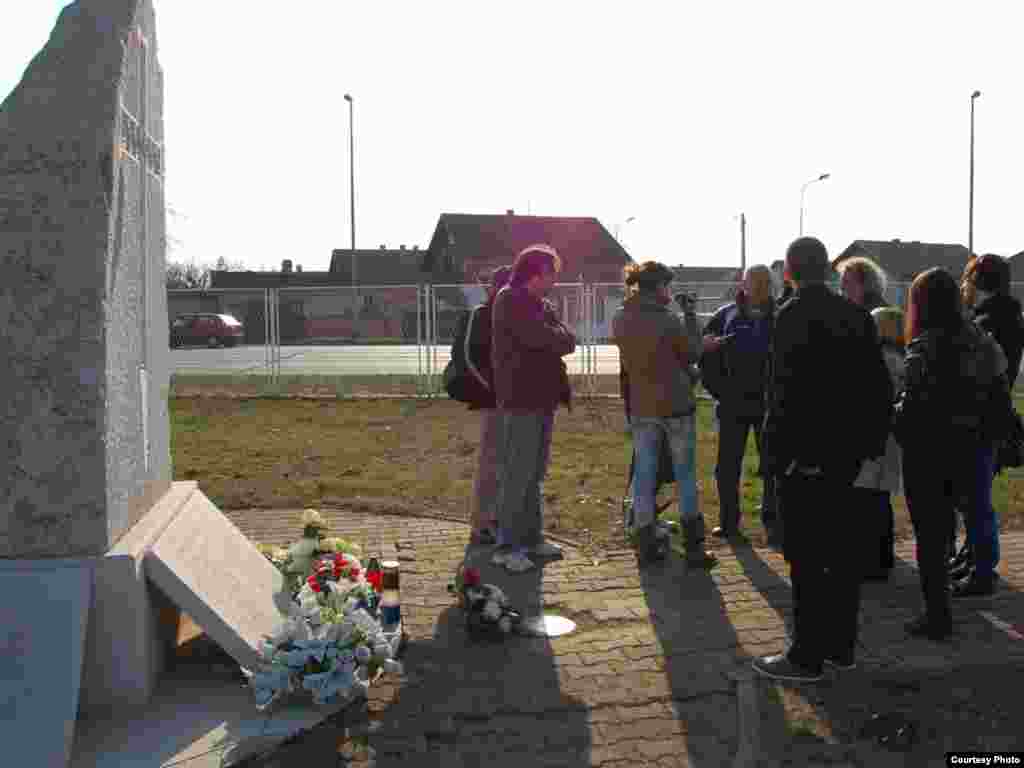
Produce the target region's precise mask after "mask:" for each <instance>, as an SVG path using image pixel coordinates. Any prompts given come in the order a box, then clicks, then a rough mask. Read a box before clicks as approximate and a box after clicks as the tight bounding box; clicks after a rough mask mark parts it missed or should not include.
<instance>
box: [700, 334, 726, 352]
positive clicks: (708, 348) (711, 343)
mask: <svg viewBox="0 0 1024 768" xmlns="http://www.w3.org/2000/svg"><path fill="white" fill-rule="evenodd" d="M721 346H722V337H721V336H705V337H704V352H705V353H708V352H717V351H718V349H719V347H721Z"/></svg>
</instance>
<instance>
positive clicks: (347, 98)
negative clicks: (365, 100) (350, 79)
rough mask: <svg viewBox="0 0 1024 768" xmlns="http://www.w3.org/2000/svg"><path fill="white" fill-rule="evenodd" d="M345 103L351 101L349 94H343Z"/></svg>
mask: <svg viewBox="0 0 1024 768" xmlns="http://www.w3.org/2000/svg"><path fill="white" fill-rule="evenodd" d="M345 101H352V97H351V96H350V95H349V94H347V93H346V94H345Z"/></svg>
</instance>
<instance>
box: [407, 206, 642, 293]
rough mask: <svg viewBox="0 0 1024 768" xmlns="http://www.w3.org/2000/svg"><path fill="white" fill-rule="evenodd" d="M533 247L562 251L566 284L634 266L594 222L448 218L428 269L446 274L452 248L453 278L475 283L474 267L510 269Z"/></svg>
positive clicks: (434, 242)
mask: <svg viewBox="0 0 1024 768" xmlns="http://www.w3.org/2000/svg"><path fill="white" fill-rule="evenodd" d="M534 243H547V244H548V245H551V246H552V247H554V248H555V249H556V250H557V251H558V255H559V257H560V258H561V260H562V275H563V276H564V278H565V279H569V278H572V279H575V278H577V277H578V275H579V274H580V273H581V272H582V273H583V274H584V275H586V276H587V277H588V279H590V278H591V277H592V276H596V274H597V273H600V274H609V273H613V272H614V273H615V274H616V275H617V276H621V272H622V267H623V266H625V265H626V264H628V263H629V262H630V261H632V259H630V257H629V254H628V253H626V251H625V249H623V248H622V246H621V245H620V244H619V243H618V241H617V240H616V239H615V238H614V237H612V236H611V234H610V233H609V232H608V230H606V229H605V228H604V226H603V225H602V224H601V222H599V221H598V220H597V219H595V218H590V217H556V216H517V215H514V214H504V215H479V214H468V213H444V214H441V217H440V218H439V219H438V222H437V227H436V228H435V230H434V236H433V237H432V238H431V241H430V247H429V248H428V249H427V258H426V260H425V263H424V268H425V269H426V270H427V271H435V272H445V270H444V264H443V261H442V258H443V252H444V249H445V248H446V247H447V248H448V249H449V250H450V252H451V253H452V254H453V256H454V257H455V258H454V261H455V265H454V270H453V271H454V272H455V273H456V274H455V275H454V276H457V277H460V278H461V279H466V280H475V279H476V277H477V275H476V274H466V272H467V271H468V270H470V269H472V268H473V267H474V266H476V265H479V266H480V267H481V268H485V267H494V266H497V265H499V264H510V263H511V262H512V261H513V259H515V257H516V254H518V253H519V251H521V250H522V249H523V248H525V247H526V246H528V245H532V244H534ZM435 267H436V268H435ZM459 272H462V274H457V273H459Z"/></svg>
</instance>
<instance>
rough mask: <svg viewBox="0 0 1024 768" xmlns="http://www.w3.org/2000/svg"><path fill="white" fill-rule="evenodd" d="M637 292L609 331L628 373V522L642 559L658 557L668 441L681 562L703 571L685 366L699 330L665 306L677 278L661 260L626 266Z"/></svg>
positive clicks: (707, 557) (708, 558)
mask: <svg viewBox="0 0 1024 768" xmlns="http://www.w3.org/2000/svg"><path fill="white" fill-rule="evenodd" d="M624 272H625V281H626V285H627V286H628V287H632V286H633V285H636V286H637V292H636V293H635V294H633V295H632V296H630V297H629V298H628V299H626V301H625V302H623V306H622V308H621V309H619V310H618V311H617V312H616V313H615V317H614V318H613V320H612V336H613V337H614V339H615V343H616V345H618V347H619V359H620V360H621V361H622V367H623V369H624V370H625V373H626V375H627V376H628V377H629V392H628V395H629V414H630V427H631V428H632V433H633V450H634V452H635V457H636V466H635V474H634V476H633V489H634V494H633V495H634V500H633V525H634V528H635V530H636V536H637V547H638V555H639V559H640V562H641V564H645V565H646V564H648V563H651V562H654V561H657V560H663V559H664V557H665V554H666V553H665V549H664V547H662V546H660V545H659V544H658V541H657V530H656V526H655V493H656V487H657V475H658V463H659V461H658V459H659V453H660V446H661V442H662V441H663V440H664V441H666V442H667V443H668V447H669V450H670V451H671V454H672V464H673V474H674V475H675V479H676V482H677V483H678V484H679V519H680V522H681V523H682V526H683V529H684V531H685V533H686V561H687V564H688V565H690V566H691V567H697V568H708V567H711V566H712V565H714V564H715V562H716V559H715V557H714V555H712V554H711V553H709V552H707V551H706V550H705V549H704V518H703V516H702V515H701V513H700V508H699V503H698V497H697V479H696V460H697V456H696V447H697V431H696V429H697V425H696V411H697V404H696V401H695V400H694V397H693V387H692V384H691V382H690V379H689V374H688V369H689V365H690V363H691V362H692V361H693V360H694V359H696V357H697V356H698V355H699V354H700V353H699V343H700V339H699V335H698V334H692V336H691V335H690V334H688V333H687V330H686V328H685V327H684V325H683V323H682V322H681V321H680V319H679V317H678V315H677V314H676V313H675V312H674V311H673V310H671V309H669V306H668V305H669V303H670V302H671V300H672V297H671V293H670V292H669V286H670V285H671V283H672V280H673V279H674V277H675V275H674V273H673V272H672V270H670V269H669V268H668V267H666V266H665V265H664V264H659V263H657V262H654V261H647V262H644V263H643V264H630V265H628V266H627V267H626V269H625V270H624Z"/></svg>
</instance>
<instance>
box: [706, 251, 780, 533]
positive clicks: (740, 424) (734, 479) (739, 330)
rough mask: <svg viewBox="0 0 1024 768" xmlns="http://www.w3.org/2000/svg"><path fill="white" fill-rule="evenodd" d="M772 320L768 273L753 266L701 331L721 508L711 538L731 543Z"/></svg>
mask: <svg viewBox="0 0 1024 768" xmlns="http://www.w3.org/2000/svg"><path fill="white" fill-rule="evenodd" d="M774 318H775V302H774V300H773V298H772V274H771V270H770V269H768V267H766V266H764V265H760V264H759V265H755V266H752V267H750V268H749V269H747V271H746V274H745V275H744V276H743V285H742V288H741V289H740V290H739V292H738V293H737V295H736V301H734V302H732V303H731V304H726V305H725V306H724V307H722V308H721V309H719V310H718V311H717V312H716V313H715V314H714V315H713V316H712V317H711V319H710V320H709V321H708V324H707V326H706V327H705V328H704V357H703V359H702V361H701V376H702V380H703V382H704V387H705V389H707V390H708V392H710V393H711V396H712V397H714V398H715V400H716V401H717V402H716V404H715V414H716V416H717V418H718V424H719V428H718V461H717V464H716V465H715V481H716V483H717V485H718V499H719V504H720V505H721V506H720V514H719V525H718V526H717V527H716V528H714V529H713V530H712V531H711V535H712V536H717V537H720V538H733V537H735V536H738V535H739V533H740V496H739V486H740V476H741V474H742V470H743V455H744V453H745V452H746V446H747V435H748V434H749V433H750V431H751V430H753V432H754V440H755V441H756V443H757V445H758V451H759V452H760V445H761V422H762V421H763V419H764V414H765V393H766V389H767V385H768V377H769V370H770V367H769V363H770V352H771V337H772V328H773V324H774ZM762 474H763V473H762ZM773 482H774V481H773V479H772V478H771V477H763V493H762V497H761V519H762V522H764V523H765V525H766V527H768V526H769V525H770V523H768V521H769V520H772V519H773V511H774V510H773V509H772V505H773V502H774V495H775V492H774V487H773ZM769 533H771V530H770V528H769Z"/></svg>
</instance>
